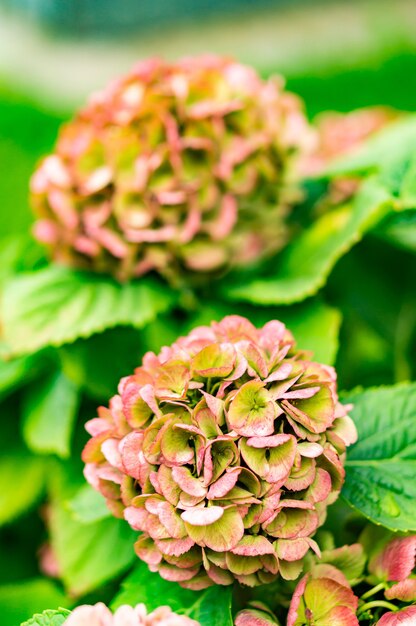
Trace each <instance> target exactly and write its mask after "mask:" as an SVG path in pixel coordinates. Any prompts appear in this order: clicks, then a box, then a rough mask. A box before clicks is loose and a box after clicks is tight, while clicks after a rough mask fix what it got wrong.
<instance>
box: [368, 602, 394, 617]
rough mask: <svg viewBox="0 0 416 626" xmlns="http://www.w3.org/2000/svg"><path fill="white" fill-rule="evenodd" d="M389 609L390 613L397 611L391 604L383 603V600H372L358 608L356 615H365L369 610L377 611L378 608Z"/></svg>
mask: <svg viewBox="0 0 416 626" xmlns="http://www.w3.org/2000/svg"><path fill="white" fill-rule="evenodd" d="M379 607H380V608H384V609H389V610H390V611H398V607H397V606H394V604H391V602H385V601H384V600H373V601H372V602H367V603H366V604H363V606H360V608H359V609H358V614H359V615H360V614H361V613H365V611H368V610H369V609H378V608H379Z"/></svg>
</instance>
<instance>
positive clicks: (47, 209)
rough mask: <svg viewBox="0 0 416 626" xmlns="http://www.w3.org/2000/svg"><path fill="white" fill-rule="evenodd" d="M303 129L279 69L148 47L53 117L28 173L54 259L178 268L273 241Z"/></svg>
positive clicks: (42, 235) (238, 258)
mask: <svg viewBox="0 0 416 626" xmlns="http://www.w3.org/2000/svg"><path fill="white" fill-rule="evenodd" d="M311 136H312V135H311V131H310V129H309V127H308V124H307V122H306V118H305V116H304V113H303V109H302V105H301V104H300V101H299V100H298V99H297V98H296V97H295V96H294V95H293V94H290V93H288V92H286V91H284V89H283V83H282V81H281V80H275V79H270V80H267V81H263V80H261V79H260V77H259V76H258V75H257V74H256V72H255V71H254V70H253V69H252V68H250V67H246V66H244V65H240V64H239V63H236V62H235V61H233V60H231V59H228V58H222V57H216V56H212V55H207V56H201V57H196V58H186V59H183V60H181V61H179V62H177V63H168V62H164V61H161V60H159V59H148V60H146V61H143V62H141V63H139V64H138V65H137V66H136V67H135V68H134V69H133V70H132V71H131V72H130V73H129V74H127V75H126V76H124V77H122V78H120V79H119V80H117V81H115V82H114V83H112V84H110V85H109V86H108V87H107V88H106V89H105V90H104V91H103V92H102V93H99V94H96V95H94V96H93V97H92V98H91V99H90V101H89V103H88V105H87V106H86V107H85V108H84V109H83V110H81V111H80V112H79V113H78V115H77V116H76V118H75V119H74V120H73V121H72V122H70V123H69V124H67V125H66V126H64V127H63V129H62V130H61V133H60V136H59V139H58V142H57V145H56V149H55V153H54V154H52V155H50V156H48V157H46V158H45V159H44V160H43V161H42V163H41V164H40V165H39V168H38V169H37V171H36V172H35V174H34V176H33V178H32V183H31V189H32V199H33V207H34V210H35V212H36V214H37V216H38V221H37V223H36V225H35V234H36V236H37V238H38V239H39V240H40V241H43V242H44V243H46V244H47V245H48V246H49V247H50V249H51V253H52V255H53V257H54V258H55V259H56V260H58V261H60V262H63V263H66V264H69V265H72V266H74V265H75V266H80V267H85V268H88V269H91V270H93V271H98V272H107V273H111V274H113V275H115V276H116V277H117V278H119V279H121V280H125V279H128V278H131V277H133V276H139V275H142V274H145V273H146V272H149V271H151V270H155V271H158V272H160V273H162V274H163V275H164V276H165V277H167V278H168V279H169V280H172V281H177V280H178V277H179V276H180V275H182V274H183V273H186V274H187V275H188V276H189V275H190V274H197V275H199V276H201V275H203V274H209V275H212V273H214V272H223V271H225V270H226V269H228V268H229V267H232V266H233V265H236V264H245V263H247V262H248V261H250V260H252V259H257V258H259V257H261V256H264V255H269V254H272V253H274V252H276V251H277V250H278V249H279V248H281V246H282V245H283V244H284V243H285V242H286V240H287V228H286V226H285V223H284V222H285V217H286V214H287V213H288V211H289V208H290V206H291V204H292V203H293V201H294V200H295V199H297V198H298V197H299V184H298V177H297V175H296V162H297V157H298V156H299V155H300V154H302V153H303V152H305V151H306V150H307V149H308V146H309V145H310V138H311Z"/></svg>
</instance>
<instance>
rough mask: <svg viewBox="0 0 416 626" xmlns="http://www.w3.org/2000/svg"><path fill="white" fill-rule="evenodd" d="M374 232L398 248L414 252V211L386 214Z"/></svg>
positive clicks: (415, 229)
mask: <svg viewBox="0 0 416 626" xmlns="http://www.w3.org/2000/svg"><path fill="white" fill-rule="evenodd" d="M415 180H416V174H415ZM415 205H416V203H415ZM375 234H376V235H377V236H379V237H381V238H382V239H385V240H386V241H388V242H389V243H392V244H394V245H395V246H398V247H399V248H402V249H404V250H409V251H410V252H416V211H415V210H407V211H402V212H400V213H392V214H391V215H388V216H387V217H386V219H385V220H383V221H382V222H381V224H380V225H379V226H378V227H377V229H376V230H375Z"/></svg>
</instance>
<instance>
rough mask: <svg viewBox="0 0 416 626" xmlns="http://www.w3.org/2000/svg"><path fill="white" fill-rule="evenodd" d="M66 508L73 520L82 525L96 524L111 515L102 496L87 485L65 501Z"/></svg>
mask: <svg viewBox="0 0 416 626" xmlns="http://www.w3.org/2000/svg"><path fill="white" fill-rule="evenodd" d="M66 507H67V509H68V511H69V512H70V513H71V514H72V517H73V518H74V520H76V521H77V522H81V523H82V524H90V523H91V522H98V521H99V520H102V519H105V518H106V517H110V515H111V513H110V511H109V509H108V508H107V506H106V504H105V500H104V498H103V497H102V495H101V494H100V493H98V491H95V490H94V489H93V488H92V487H91V486H90V485H89V484H88V483H87V484H85V485H83V486H82V487H81V488H80V489H79V490H78V491H77V493H76V494H75V496H74V497H73V498H71V499H70V500H68V501H67V503H66Z"/></svg>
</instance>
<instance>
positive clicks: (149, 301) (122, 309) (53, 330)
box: [2, 265, 175, 358]
mask: <svg viewBox="0 0 416 626" xmlns="http://www.w3.org/2000/svg"><path fill="white" fill-rule="evenodd" d="M174 300H175V295H174V294H173V292H172V291H170V290H169V289H168V288H167V287H166V286H162V285H161V284H160V283H158V282H157V281H156V280H151V279H149V278H144V279H140V280H137V281H133V282H130V283H126V284H124V285H121V284H119V283H117V282H115V281H114V280H112V279H110V278H107V277H104V276H100V275H93V274H89V273H87V272H80V271H73V270H70V269H68V268H64V267H60V266H58V265H50V266H49V267H46V268H45V269H42V270H39V271H37V272H31V273H27V274H22V275H20V276H16V277H15V278H14V279H12V280H11V281H10V282H8V283H7V284H6V286H5V290H4V297H3V311H2V320H3V326H4V338H5V341H6V343H7V344H8V345H9V346H10V350H11V352H12V353H13V354H24V353H27V352H33V351H35V350H38V349H39V348H42V347H44V346H47V345H54V346H60V345H62V344H65V343H68V342H72V341H75V340H76V339H78V338H79V337H89V336H90V335H92V334H94V333H98V332H102V331H103V330H105V329H107V328H112V327H115V326H122V325H130V326H135V327H137V328H141V327H143V326H145V325H146V324H147V323H148V322H150V321H152V320H153V319H154V318H155V317H156V316H157V315H158V314H159V313H162V312H164V311H167V310H168V309H169V308H170V307H171V306H173V303H174ZM109 358H110V357H109Z"/></svg>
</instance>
